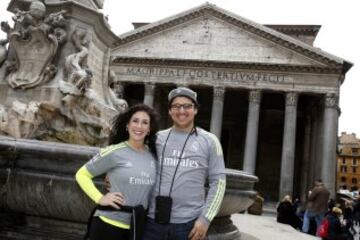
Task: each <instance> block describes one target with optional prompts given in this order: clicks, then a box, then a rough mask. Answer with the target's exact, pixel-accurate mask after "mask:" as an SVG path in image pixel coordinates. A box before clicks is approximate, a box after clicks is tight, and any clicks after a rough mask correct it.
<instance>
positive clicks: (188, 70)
mask: <svg viewBox="0 0 360 240" xmlns="http://www.w3.org/2000/svg"><path fill="white" fill-rule="evenodd" d="M134 28H135V29H134V30H133V31H130V32H127V33H125V34H123V35H120V36H119V39H118V40H117V42H116V43H115V46H114V47H113V48H112V49H111V60H110V66H109V68H110V70H111V71H112V74H113V80H112V82H111V84H112V85H113V87H114V88H115V89H117V92H118V94H119V95H121V96H122V97H123V98H125V99H126V100H127V102H128V103H129V105H132V104H134V103H138V102H144V103H146V104H149V105H151V106H153V107H154V108H155V109H156V110H157V111H158V112H159V113H160V115H161V127H163V128H165V127H167V126H169V125H170V124H171V122H170V120H169V117H168V110H167V95H168V92H169V91H170V90H171V89H173V88H175V87H177V86H187V87H189V88H191V89H193V90H195V91H197V92H198V98H199V103H200V109H199V113H198V116H197V119H196V123H197V125H198V126H200V127H202V128H204V129H207V130H210V131H211V132H212V133H214V134H216V135H217V136H218V137H219V139H220V140H221V143H222V146H223V151H224V155H225V159H226V160H225V161H226V166H227V167H229V168H235V169H240V170H244V171H246V172H249V173H252V174H255V175H257V176H258V177H259V179H260V181H259V183H258V185H257V190H258V191H259V192H260V193H261V195H263V196H265V198H266V199H272V200H277V199H279V198H281V197H282V196H284V195H285V194H288V193H290V194H293V195H294V196H301V197H304V196H305V193H306V192H307V190H308V189H309V188H311V187H312V183H313V181H314V180H315V179H319V178H321V179H322V180H323V182H324V183H325V185H326V187H328V188H329V189H330V191H331V192H332V193H334V192H335V168H336V137H337V128H338V117H339V114H340V109H339V106H338V102H339V94H340V86H341V84H342V83H343V81H344V79H345V74H346V72H347V71H348V70H349V69H350V68H351V66H352V63H350V62H348V61H346V60H343V59H341V58H339V57H337V56H334V55H332V54H329V53H327V52H325V51H322V50H321V49H319V48H316V47H314V46H313V42H314V40H315V38H316V35H317V33H318V31H319V30H320V26H318V25H261V24H258V23H255V22H253V21H250V20H248V19H245V18H242V17H240V16H238V15H236V14H234V13H232V12H229V11H227V10H224V9H221V8H219V7H217V6H215V5H212V4H208V3H206V4H204V5H201V6H198V7H196V8H193V9H190V10H188V11H185V12H181V13H179V14H177V15H174V16H171V17H168V18H165V19H162V20H159V21H157V22H154V23H134Z"/></svg>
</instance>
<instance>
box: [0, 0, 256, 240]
mask: <svg viewBox="0 0 360 240" xmlns="http://www.w3.org/2000/svg"><path fill="white" fill-rule="evenodd" d="M89 1H92V2H93V4H92V5H91V6H92V8H89V7H86V6H84V5H83V4H80V3H78V2H77V1H55V0H48V1H45V3H46V4H44V3H43V2H41V1H15V0H13V1H11V2H10V4H9V7H8V9H9V10H10V11H12V12H13V13H14V16H13V20H14V21H15V26H13V27H11V26H10V25H9V24H8V23H7V22H1V29H2V30H3V31H4V32H5V33H6V35H7V38H6V39H3V40H1V39H0V209H1V211H0V219H1V221H0V239H29V238H36V237H38V238H40V239H43V238H46V239H50V240H55V239H74V240H75V239H81V238H82V236H83V235H84V232H85V229H86V222H87V219H88V217H89V215H90V212H91V210H92V209H93V207H94V204H93V203H92V202H91V201H90V200H89V198H88V197H87V196H86V195H85V194H84V193H83V192H82V191H81V190H80V188H79V187H78V185H77V184H76V183H75V179H74V174H75V172H76V171H77V169H79V167H80V166H82V165H83V164H84V163H85V162H86V161H87V160H89V159H90V158H91V157H92V156H93V155H94V154H95V153H96V152H97V151H98V148H97V147H90V146H102V145H103V144H104V142H105V140H106V138H107V135H108V132H109V121H110V119H111V118H112V117H113V116H114V115H115V114H116V113H118V112H119V111H120V112H121V111H123V110H124V109H125V108H126V107H127V103H126V101H124V100H123V99H121V97H120V96H121V94H120V92H121V89H119V88H118V87H117V86H116V84H114V74H113V73H112V72H111V71H110V70H109V62H110V57H111V56H110V52H111V48H112V47H113V44H114V42H115V41H116V40H117V39H118V38H117V36H116V35H114V34H113V33H112V32H111V30H109V26H108V24H107V22H106V19H105V18H104V16H103V15H102V14H101V13H100V12H99V11H98V10H99V8H101V6H102V3H103V1H101V0H89ZM70 23H71V24H70ZM34 49H36V51H35V50H34ZM29 69H31V71H30V70H29ZM119 91H120V92H119ZM33 139H37V140H33ZM77 144H81V145H77ZM226 177H227V188H226V193H225V197H224V200H223V203H222V206H221V210H220V212H219V213H218V215H217V217H216V218H215V219H214V221H213V222H212V224H211V226H210V228H209V233H208V239H209V240H236V239H240V237H241V235H240V232H239V230H238V229H237V228H236V227H235V226H234V225H233V224H232V222H231V219H230V216H231V214H233V213H237V212H240V211H243V210H245V209H247V207H248V206H250V205H251V204H252V202H253V201H254V199H255V197H256V192H255V191H253V188H254V184H255V182H257V180H258V179H257V177H255V176H252V175H249V174H247V173H245V172H241V171H236V170H232V169H227V170H226ZM102 182H103V181H102V178H98V179H97V180H96V184H97V185H98V186H99V188H101V187H102V186H101V185H102V184H103V183H102Z"/></svg>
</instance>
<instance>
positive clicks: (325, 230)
mask: <svg viewBox="0 0 360 240" xmlns="http://www.w3.org/2000/svg"><path fill="white" fill-rule="evenodd" d="M317 235H318V236H319V237H321V238H327V237H328V235H329V220H328V219H327V218H324V219H323V220H322V221H321V223H320V226H319V228H318V230H317Z"/></svg>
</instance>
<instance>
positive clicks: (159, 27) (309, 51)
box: [115, 3, 352, 73]
mask: <svg viewBox="0 0 360 240" xmlns="http://www.w3.org/2000/svg"><path fill="white" fill-rule="evenodd" d="M202 16H213V17H216V18H219V19H221V20H222V21H225V22H228V23H230V24H232V25H235V26H237V27H239V28H241V29H244V30H246V31H248V32H251V33H253V34H256V35H259V36H261V37H263V38H264V39H267V40H269V41H272V42H274V43H277V44H279V45H282V46H284V47H286V48H288V49H290V50H292V51H295V52H298V53H300V54H302V55H304V56H306V57H309V58H311V59H314V60H316V61H319V62H321V63H323V64H325V65H327V66H329V67H336V68H338V67H341V68H342V69H343V70H342V71H343V73H346V72H347V71H348V70H349V69H350V68H351V67H352V63H350V62H347V61H345V60H343V59H341V58H338V57H336V56H334V55H331V54H328V53H326V52H324V51H322V50H320V49H318V48H314V47H312V46H309V45H308V44H306V43H303V42H301V41H299V40H296V39H294V38H292V37H290V36H287V35H286V34H283V33H280V32H278V31H276V30H273V29H271V28H269V27H266V26H264V25H260V24H257V23H255V22H252V21H250V20H247V19H244V18H242V17H240V16H238V15H236V14H234V13H231V12H228V11H226V10H224V9H221V8H219V7H217V6H215V5H213V4H209V3H206V4H203V5H201V6H199V7H197V8H193V9H190V10H188V11H185V12H183V13H180V14H177V15H175V16H172V17H169V18H166V19H163V20H161V21H158V22H154V23H151V24H148V25H145V26H143V27H140V28H137V29H135V30H133V31H130V32H128V33H125V34H122V35H120V36H119V40H118V41H117V42H116V43H115V45H116V46H117V47H118V46H121V45H124V44H127V43H129V42H132V41H135V40H138V39H141V38H143V37H146V36H149V35H152V34H155V33H158V32H161V31H164V30H166V29H169V28H172V27H174V26H177V25H180V24H182V23H184V22H188V21H190V20H193V19H196V18H199V17H202Z"/></svg>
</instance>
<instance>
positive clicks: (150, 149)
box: [76, 104, 158, 240]
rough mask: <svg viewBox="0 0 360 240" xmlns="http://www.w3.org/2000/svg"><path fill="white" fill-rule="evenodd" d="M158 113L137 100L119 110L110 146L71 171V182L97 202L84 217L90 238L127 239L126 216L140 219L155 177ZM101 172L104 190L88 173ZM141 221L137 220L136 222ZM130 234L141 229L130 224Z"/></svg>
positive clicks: (137, 235)
mask: <svg viewBox="0 0 360 240" xmlns="http://www.w3.org/2000/svg"><path fill="white" fill-rule="evenodd" d="M157 130H158V127H157V117H156V114H155V112H154V110H153V109H152V108H150V107H149V106H147V105H144V104H139V105H135V106H132V107H130V108H128V109H127V110H126V111H125V112H124V113H122V114H119V115H118V116H117V117H116V118H115V121H114V123H113V126H112V129H111V133H110V136H109V146H108V147H106V148H103V149H101V150H100V151H99V153H98V154H96V155H95V156H94V157H93V158H92V159H91V160H90V161H89V162H87V163H86V164H85V165H84V166H82V167H81V168H80V169H79V170H78V171H77V173H76V181H77V182H78V184H79V185H80V187H81V188H82V190H83V191H84V192H85V193H86V194H87V195H88V196H89V197H90V198H91V199H92V200H93V201H94V202H95V203H96V204H98V207H97V209H96V211H95V213H94V215H93V217H92V218H91V221H90V222H89V229H88V236H89V237H90V239H91V240H100V239H106V240H112V239H114V240H115V239H116V240H121V239H124V240H125V239H126V240H128V239H129V236H130V231H129V229H130V225H131V222H130V221H131V217H134V214H133V213H134V212H135V213H136V215H137V216H136V218H137V219H136V221H140V220H141V214H137V213H142V214H143V217H144V218H145V211H144V209H146V208H147V207H148V201H149V197H150V194H151V191H152V189H153V186H154V184H155V179H156V149H155V141H156V132H157ZM104 173H106V174H107V178H108V181H109V183H110V184H109V185H110V188H109V189H108V192H107V193H106V194H105V195H103V194H102V193H101V192H100V191H99V190H98V189H97V188H96V186H95V185H94V183H93V181H92V178H94V177H96V176H99V175H102V174H104ZM139 225H141V224H136V226H139ZM132 230H133V231H132V235H131V237H132V239H140V238H141V229H140V228H136V229H132Z"/></svg>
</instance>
